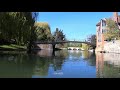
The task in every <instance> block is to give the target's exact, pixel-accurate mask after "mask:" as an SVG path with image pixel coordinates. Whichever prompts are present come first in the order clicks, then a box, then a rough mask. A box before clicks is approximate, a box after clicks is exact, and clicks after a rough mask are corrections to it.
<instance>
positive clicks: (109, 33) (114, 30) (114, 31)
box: [104, 19, 120, 40]
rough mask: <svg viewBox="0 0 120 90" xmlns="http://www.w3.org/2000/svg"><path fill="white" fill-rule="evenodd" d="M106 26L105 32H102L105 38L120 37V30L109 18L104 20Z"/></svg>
mask: <svg viewBox="0 0 120 90" xmlns="http://www.w3.org/2000/svg"><path fill="white" fill-rule="evenodd" d="M106 23H107V28H106V32H105V33H104V36H105V39H106V40H112V39H114V38H116V39H119V38H120V36H119V35H120V31H119V28H118V25H117V24H116V23H115V22H114V21H113V20H111V19H107V20H106Z"/></svg>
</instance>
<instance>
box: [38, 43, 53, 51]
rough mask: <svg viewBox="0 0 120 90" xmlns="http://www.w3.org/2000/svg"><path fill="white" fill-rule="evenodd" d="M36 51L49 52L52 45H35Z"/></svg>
mask: <svg viewBox="0 0 120 90" xmlns="http://www.w3.org/2000/svg"><path fill="white" fill-rule="evenodd" d="M36 49H43V50H46V49H47V50H51V49H52V44H37V47H36Z"/></svg>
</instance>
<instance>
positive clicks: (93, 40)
mask: <svg viewBox="0 0 120 90" xmlns="http://www.w3.org/2000/svg"><path fill="white" fill-rule="evenodd" d="M87 41H88V42H90V43H92V44H96V35H94V34H93V35H90V36H88V38H87Z"/></svg>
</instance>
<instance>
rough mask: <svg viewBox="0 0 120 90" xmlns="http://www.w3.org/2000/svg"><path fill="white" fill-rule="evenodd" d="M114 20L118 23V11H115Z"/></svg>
mask: <svg viewBox="0 0 120 90" xmlns="http://www.w3.org/2000/svg"><path fill="white" fill-rule="evenodd" d="M113 20H114V21H115V22H116V23H118V12H114V13H113Z"/></svg>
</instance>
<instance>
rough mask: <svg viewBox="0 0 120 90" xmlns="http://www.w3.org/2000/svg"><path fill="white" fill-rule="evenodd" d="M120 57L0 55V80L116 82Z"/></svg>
mask: <svg viewBox="0 0 120 90" xmlns="http://www.w3.org/2000/svg"><path fill="white" fill-rule="evenodd" d="M118 77H120V54H113V53H109V54H103V53H96V54H95V53H93V52H88V51H75V50H74V51H72V50H61V51H56V52H55V53H54V54H53V53H52V51H51V50H40V51H35V52H34V53H32V54H26V52H0V78H118Z"/></svg>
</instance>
